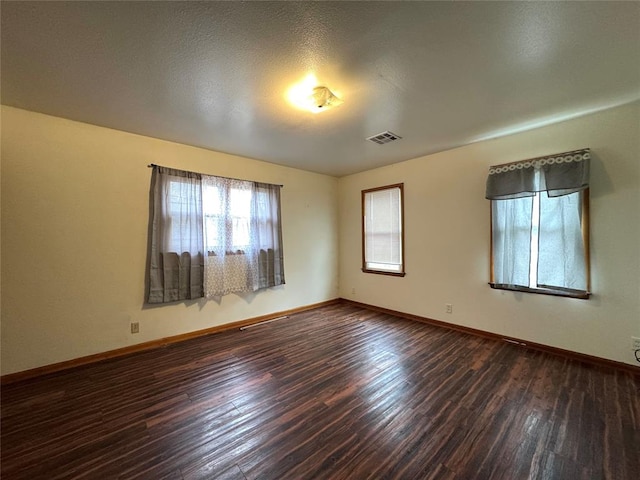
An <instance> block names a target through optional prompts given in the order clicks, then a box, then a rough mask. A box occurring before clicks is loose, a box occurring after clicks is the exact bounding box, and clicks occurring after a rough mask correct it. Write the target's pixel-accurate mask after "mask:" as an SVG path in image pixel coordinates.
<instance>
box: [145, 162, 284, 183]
mask: <svg viewBox="0 0 640 480" xmlns="http://www.w3.org/2000/svg"><path fill="white" fill-rule="evenodd" d="M153 167H161V168H168V169H171V170H182V169H179V168H173V167H165V166H163V165H156V164H155V163H150V164H149V165H147V168H153ZM182 171H183V172H188V173H195V174H197V175H209V174H208V173H200V172H191V171H189V170H182ZM211 176H212V177H218V178H226V179H228V180H239V181H241V182H253V181H254V180H245V179H244V178H234V177H223V176H222V175H211ZM256 183H268V182H256ZM269 185H275V186H276V187H281V188H282V187H284V185H282V184H281V183H270V184H269Z"/></svg>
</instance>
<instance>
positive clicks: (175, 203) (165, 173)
mask: <svg viewBox="0 0 640 480" xmlns="http://www.w3.org/2000/svg"><path fill="white" fill-rule="evenodd" d="M149 221H150V228H149V230H150V236H151V238H150V248H149V252H148V271H149V281H148V285H149V290H148V292H147V299H146V301H147V303H168V302H175V301H179V300H187V299H194V298H199V297H202V296H204V289H203V278H204V277H203V275H204V256H203V246H204V241H203V227H202V187H201V176H200V175H199V174H197V173H193V172H185V171H182V170H174V169H171V168H166V167H160V166H153V172H152V176H151V216H150V219H149Z"/></svg>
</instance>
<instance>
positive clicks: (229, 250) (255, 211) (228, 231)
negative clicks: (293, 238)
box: [202, 175, 284, 298]
mask: <svg viewBox="0 0 640 480" xmlns="http://www.w3.org/2000/svg"><path fill="white" fill-rule="evenodd" d="M202 188H203V214H204V226H205V228H204V238H205V245H206V251H207V256H206V260H205V277H204V290H205V296H207V297H209V298H211V297H221V296H223V295H227V294H229V293H241V292H253V291H255V290H259V289H261V288H267V287H273V286H276V285H281V284H283V283H284V266H283V256H282V232H281V226H280V187H279V186H277V185H270V184H261V183H256V182H249V181H243V180H235V179H229V178H222V177H211V176H206V175H203V177H202Z"/></svg>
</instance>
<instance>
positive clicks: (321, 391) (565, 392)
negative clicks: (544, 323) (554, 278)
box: [0, 305, 640, 480]
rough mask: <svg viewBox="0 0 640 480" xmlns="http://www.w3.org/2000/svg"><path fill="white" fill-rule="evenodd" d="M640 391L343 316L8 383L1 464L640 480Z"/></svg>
mask: <svg viewBox="0 0 640 480" xmlns="http://www.w3.org/2000/svg"><path fill="white" fill-rule="evenodd" d="M177 321H179V320H177ZM639 395H640V376H638V375H633V374H631V373H629V372H622V371H616V370H610V369H607V368H605V367H596V366H592V365H587V364H583V363H580V362H577V361H575V360H570V359H565V358H562V357H555V356H551V355H549V354H545V353H541V352H535V351H530V350H526V349H523V348H521V347H519V346H516V345H512V344H509V343H505V342H499V341H494V340H489V339H484V338H479V337H474V336H471V335H467V334H464V333H459V332H454V331H450V330H446V329H441V328H438V327H433V326H429V325H424V324H420V323H417V322H412V321H409V320H403V319H399V318H396V317H393V316H390V315H386V314H381V313H376V312H372V311H369V310H364V309H360V308H358V307H355V306H352V305H332V306H328V307H324V308H320V309H317V310H312V311H308V312H303V313H299V314H296V315H293V316H291V317H290V318H288V319H283V320H278V321H276V322H272V323H269V324H266V325H263V326H258V327H254V328H251V329H248V330H246V331H228V332H224V333H220V334H215V335H209V336H207V337H202V338H197V339H192V340H188V341H186V342H183V343H180V344H175V345H171V346H168V347H165V348H161V349H157V350H152V351H147V352H141V353H137V354H133V355H129V356H127V357H122V358H118V359H113V360H108V361H104V362H101V363H97V364H93V365H89V366H84V367H80V368H76V369H74V370H69V371H66V372H60V373H57V374H52V375H49V376H46V377H42V378H39V379H34V380H27V381H23V382H20V383H15V384H10V385H6V386H4V387H3V388H2V412H1V465H0V468H1V474H2V479H3V480H12V479H29V480H36V479H47V480H52V479H72V478H73V479H76V478H77V479H80V478H81V479H120V478H121V479H154V480H155V479H185V480H186V479H189V480H191V479H234V480H235V479H238V480H247V479H274V480H275V479H278V480H281V479H296V480H299V479H356V480H357V479H451V480H453V479H456V480H468V479H508V480H517V479H569V480H574V479H584V480H594V479H605V478H606V479H612V480H626V479H629V480H631V479H633V480H637V479H638V478H640V398H639Z"/></svg>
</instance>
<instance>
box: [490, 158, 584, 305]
mask: <svg viewBox="0 0 640 480" xmlns="http://www.w3.org/2000/svg"><path fill="white" fill-rule="evenodd" d="M589 159H590V154H589V151H588V150H580V151H576V152H567V153H563V154H558V155H555V156H552V157H542V158H539V159H533V160H527V161H523V162H516V163H513V164H508V165H498V166H496V167H491V170H490V175H489V179H488V180H487V198H489V199H491V281H490V285H491V286H492V287H493V288H500V289H508V290H520V291H527V292H533V293H546V294H551V295H562V296H570V297H576V298H589V295H590V293H589V208H588V206H589V204H588V200H589V189H588V173H589V164H588V161H589Z"/></svg>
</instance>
